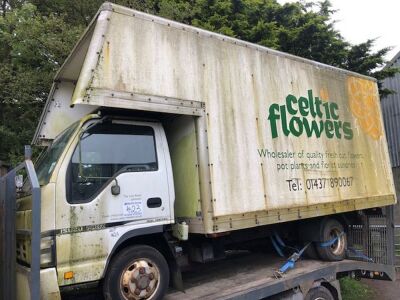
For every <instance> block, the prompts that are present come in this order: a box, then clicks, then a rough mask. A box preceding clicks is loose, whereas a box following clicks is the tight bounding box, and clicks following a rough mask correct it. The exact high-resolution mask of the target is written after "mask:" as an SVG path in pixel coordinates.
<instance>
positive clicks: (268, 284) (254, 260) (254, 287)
mask: <svg viewBox="0 0 400 300" xmlns="http://www.w3.org/2000/svg"><path fill="white" fill-rule="evenodd" d="M284 263H285V260H284V259H282V258H279V257H277V256H274V255H271V254H267V253H265V254H264V253H257V254H254V253H251V254H250V253H241V254H236V255H233V256H232V257H230V258H228V259H225V260H222V261H217V262H213V263H209V264H204V265H202V264H199V265H197V266H196V268H195V270H193V271H191V272H188V273H184V274H183V281H184V287H185V292H180V291H171V292H170V293H169V294H168V295H167V297H166V298H165V299H168V300H171V299H262V298H265V297H268V296H272V295H274V294H277V293H280V292H283V291H286V290H289V289H293V288H296V287H299V286H305V285H307V284H309V283H312V282H314V281H315V280H318V279H322V278H323V279H325V280H327V281H332V280H336V279H337V277H338V275H340V273H346V272H350V271H353V270H354V271H358V270H366V271H374V272H379V273H381V274H379V275H378V276H376V277H374V278H375V279H383V280H394V278H395V270H394V267H393V266H389V265H383V264H375V263H368V262H361V261H354V260H344V261H341V262H323V261H319V260H311V259H304V260H300V261H298V262H297V263H296V266H295V268H294V269H292V270H289V271H288V272H287V273H286V274H285V275H284V277H283V278H280V279H277V278H275V277H274V271H275V270H276V269H278V268H279V267H281V266H282V264H284ZM366 276H369V272H367V273H366Z"/></svg>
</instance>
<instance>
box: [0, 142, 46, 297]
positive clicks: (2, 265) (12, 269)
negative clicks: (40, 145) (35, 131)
mask: <svg viewBox="0 0 400 300" xmlns="http://www.w3.org/2000/svg"><path fill="white" fill-rule="evenodd" d="M30 158H31V149H30V147H29V146H27V147H25V161H24V162H23V163H21V164H20V165H19V166H18V167H16V168H15V169H13V170H11V171H10V172H8V173H7V174H6V175H4V176H3V177H1V178H0V300H15V299H16V282H17V276H16V264H17V259H16V224H15V222H16V207H17V189H16V175H17V174H18V173H20V172H23V173H25V174H26V175H27V178H26V182H25V185H26V186H29V191H30V194H31V196H32V224H31V229H30V230H25V233H26V234H28V235H30V238H31V258H32V261H31V265H30V269H29V280H28V281H29V284H30V291H29V292H30V296H31V299H32V300H39V299H40V217H41V216H40V214H41V207H40V206H41V203H40V186H39V182H38V179H37V176H36V172H35V169H34V167H33V163H32V161H31V159H30Z"/></svg>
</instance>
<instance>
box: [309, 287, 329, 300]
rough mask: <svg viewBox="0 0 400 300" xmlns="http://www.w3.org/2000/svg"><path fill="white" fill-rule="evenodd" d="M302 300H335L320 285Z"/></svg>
mask: <svg viewBox="0 0 400 300" xmlns="http://www.w3.org/2000/svg"><path fill="white" fill-rule="evenodd" d="M304 300H335V298H334V297H333V295H332V294H331V292H330V291H329V290H328V289H327V288H326V287H324V286H322V285H320V286H318V287H315V288H312V289H311V290H309V291H308V293H307V295H306V297H305V298H304Z"/></svg>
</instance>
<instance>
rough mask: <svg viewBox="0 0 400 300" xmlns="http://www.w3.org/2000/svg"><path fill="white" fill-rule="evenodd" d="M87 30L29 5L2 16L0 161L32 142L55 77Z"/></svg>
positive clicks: (16, 154)
mask: <svg viewBox="0 0 400 300" xmlns="http://www.w3.org/2000/svg"><path fill="white" fill-rule="evenodd" d="M82 29H83V27H82V26H77V27H74V28H71V27H70V26H69V25H68V24H66V23H65V22H64V21H63V20H62V19H60V18H58V17H57V16H55V15H49V16H47V17H43V16H41V15H40V14H38V12H37V9H36V7H35V6H34V5H32V4H24V5H22V6H21V8H17V9H13V10H12V11H8V12H7V13H6V14H5V17H2V18H0V74H1V76H0V107H1V110H0V120H1V123H0V140H1V141H2V142H1V143H0V160H6V161H9V160H10V159H11V158H12V157H14V156H18V155H20V154H21V152H22V150H23V149H22V145H23V144H27V143H29V142H30V140H31V138H32V135H33V132H34V128H35V127H36V125H37V122H38V118H39V116H40V114H41V110H42V107H43V104H44V102H45V100H46V98H47V94H48V91H49V87H50V86H51V83H52V78H53V76H54V74H55V72H56V71H57V70H58V68H59V67H60V66H61V64H62V62H63V61H64V59H65V58H66V56H67V55H68V52H69V51H70V49H71V47H72V46H73V44H74V43H75V41H76V40H77V38H78V36H79V34H80V33H81V31H82Z"/></svg>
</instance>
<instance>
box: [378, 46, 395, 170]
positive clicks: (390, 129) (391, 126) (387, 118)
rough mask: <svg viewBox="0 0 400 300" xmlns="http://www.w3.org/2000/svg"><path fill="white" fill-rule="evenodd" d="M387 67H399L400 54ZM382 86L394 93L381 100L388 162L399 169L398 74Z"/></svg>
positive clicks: (386, 80) (385, 81)
mask: <svg viewBox="0 0 400 300" xmlns="http://www.w3.org/2000/svg"><path fill="white" fill-rule="evenodd" d="M388 65H389V66H394V67H400V52H399V53H398V54H397V55H396V56H395V58H394V59H393V60H392V61H391V62H390V63H389V64H388ZM383 86H384V87H385V88H388V89H391V90H394V91H395V92H396V93H395V94H393V95H389V96H387V97H386V98H383V99H382V100H381V107H382V114H383V120H384V123H385V130H386V137H387V140H388V147H389V154H390V160H391V163H392V167H393V168H396V167H400V74H397V75H396V76H395V77H393V78H387V79H385V80H384V82H383Z"/></svg>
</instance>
